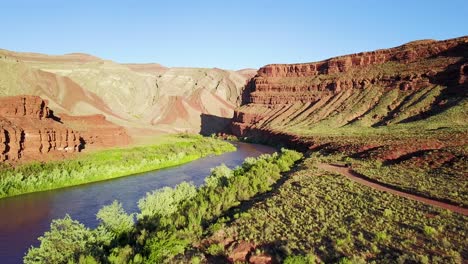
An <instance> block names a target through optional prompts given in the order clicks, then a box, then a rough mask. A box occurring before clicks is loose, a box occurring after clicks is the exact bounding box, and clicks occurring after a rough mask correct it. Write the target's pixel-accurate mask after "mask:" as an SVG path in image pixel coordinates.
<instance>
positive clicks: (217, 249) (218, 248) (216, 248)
mask: <svg viewBox="0 0 468 264" xmlns="http://www.w3.org/2000/svg"><path fill="white" fill-rule="evenodd" d="M206 253H208V254H210V255H212V256H221V255H223V254H224V246H223V245H221V244H211V245H210V246H209V247H208V248H207V249H206Z"/></svg>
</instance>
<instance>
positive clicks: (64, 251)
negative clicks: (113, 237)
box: [24, 215, 95, 264]
mask: <svg viewBox="0 0 468 264" xmlns="http://www.w3.org/2000/svg"><path fill="white" fill-rule="evenodd" d="M39 240H40V241H41V245H40V246H39V247H37V248H34V247H32V248H30V249H29V251H28V253H27V254H26V256H25V257H24V263H26V264H27V263H67V262H68V261H69V260H72V261H77V260H78V258H79V257H80V255H88V254H89V252H91V251H92V247H93V246H94V244H93V243H92V241H95V237H94V233H93V232H92V231H91V230H89V229H88V228H86V227H85V226H84V225H83V224H81V223H80V222H78V221H76V220H73V219H71V217H70V216H69V215H66V216H65V218H63V219H56V220H53V221H52V223H51V225H50V231H47V232H45V233H44V236H42V237H40V238H39Z"/></svg>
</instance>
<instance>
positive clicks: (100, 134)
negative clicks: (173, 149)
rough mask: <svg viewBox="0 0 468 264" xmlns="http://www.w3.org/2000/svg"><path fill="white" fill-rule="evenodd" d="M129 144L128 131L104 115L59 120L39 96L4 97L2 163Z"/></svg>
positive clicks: (0, 133)
mask: <svg viewBox="0 0 468 264" xmlns="http://www.w3.org/2000/svg"><path fill="white" fill-rule="evenodd" d="M129 142H130V138H129V137H128V135H127V133H126V132H125V130H124V129H123V128H122V127H120V126H117V125H114V124H112V123H110V122H108V121H107V120H105V118H104V116H102V115H101V116H84V117H72V116H67V115H63V116H62V117H58V116H56V115H54V113H53V111H52V110H50V109H49V107H48V102H47V101H46V100H43V99H41V98H40V97H38V96H12V97H2V98H0V161H8V162H12V161H17V160H20V159H21V160H41V159H44V158H51V157H53V156H56V155H65V154H70V153H74V152H80V151H82V150H83V149H86V148H99V147H110V146H118V145H126V144H128V143H129ZM45 154H47V155H45ZM49 154H50V155H49Z"/></svg>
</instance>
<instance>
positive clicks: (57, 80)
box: [0, 50, 254, 135]
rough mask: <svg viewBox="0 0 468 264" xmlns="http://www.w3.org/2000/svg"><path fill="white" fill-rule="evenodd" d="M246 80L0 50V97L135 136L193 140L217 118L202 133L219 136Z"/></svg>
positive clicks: (213, 72) (243, 75)
mask: <svg viewBox="0 0 468 264" xmlns="http://www.w3.org/2000/svg"><path fill="white" fill-rule="evenodd" d="M253 75H254V73H253V71H252V70H246V71H241V72H236V71H228V70H222V69H203V68H167V67H164V66H162V65H160V64H156V63H147V64H119V63H116V62H113V61H110V60H103V59H101V58H98V57H95V56H92V55H88V54H82V53H71V54H65V55H44V54H39V53H20V52H13V51H7V50H0V87H1V88H2V89H1V90H0V96H13V95H37V96H41V97H42V98H44V99H47V100H48V101H49V104H50V106H51V107H52V108H53V109H55V110H56V111H57V112H59V113H66V114H72V115H89V114H102V115H104V116H106V118H107V119H108V120H110V121H112V122H114V123H116V124H119V125H122V126H124V127H127V128H128V130H129V132H130V133H131V134H135V135H140V134H154V133H173V132H185V131H187V132H196V133H198V132H200V131H201V130H202V129H203V126H205V125H207V124H202V117H203V116H205V115H206V116H214V117H220V118H216V119H211V121H212V122H210V124H208V125H209V126H210V127H211V130H210V131H217V130H221V129H223V128H224V127H225V126H227V125H228V123H229V121H228V119H230V118H231V117H232V115H233V111H234V108H235V107H237V106H238V105H239V104H240V98H239V95H240V92H241V90H242V88H243V87H244V85H245V84H246V82H247V81H248V79H249V78H250V77H252V76H253ZM213 122H214V123H213Z"/></svg>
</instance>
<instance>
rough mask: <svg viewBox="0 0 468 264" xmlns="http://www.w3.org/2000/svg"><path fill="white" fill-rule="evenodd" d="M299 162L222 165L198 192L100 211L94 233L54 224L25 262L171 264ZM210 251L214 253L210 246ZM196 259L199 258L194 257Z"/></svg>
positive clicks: (171, 191)
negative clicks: (131, 211) (134, 210)
mask: <svg viewBox="0 0 468 264" xmlns="http://www.w3.org/2000/svg"><path fill="white" fill-rule="evenodd" d="M301 157H302V155H301V154H300V153H298V152H295V151H291V150H284V149H283V150H282V151H281V152H280V153H275V154H272V155H262V156H260V157H258V158H247V159H246V160H245V162H244V163H243V164H242V166H239V167H237V168H235V169H233V170H231V169H229V168H227V167H226V166H224V165H221V166H219V167H217V168H215V169H213V170H212V173H211V175H209V176H208V177H207V178H206V181H205V184H204V185H202V186H200V187H198V188H197V187H195V186H194V185H193V184H191V183H186V182H183V183H181V184H179V185H178V186H176V187H175V188H169V187H167V188H162V189H159V190H155V191H153V192H151V193H148V194H147V195H146V196H145V197H143V198H142V199H141V200H140V201H139V202H138V207H139V209H140V212H139V213H137V214H127V213H126V212H125V211H124V210H123V209H122V206H121V204H120V203H118V202H114V203H113V204H111V205H109V206H106V207H104V208H102V209H101V210H100V211H99V213H98V214H97V217H98V219H99V220H100V222H101V223H100V225H99V226H98V227H97V228H96V229H89V228H86V227H85V226H83V225H82V224H80V223H79V222H77V221H75V220H72V219H71V218H70V217H69V216H67V217H65V218H64V219H58V220H54V221H53V222H52V224H51V229H50V231H48V232H46V233H45V234H44V236H43V237H41V238H39V240H40V241H41V245H40V246H39V247H37V248H31V249H30V250H29V252H28V253H27V255H26V256H25V258H24V262H25V263H162V262H166V263H170V262H172V263H173V262H174V261H175V260H174V259H173V258H174V256H176V255H183V254H184V253H185V252H190V251H193V250H195V248H194V246H195V245H196V244H197V243H199V242H200V239H201V238H202V237H203V236H204V234H206V233H211V232H213V231H214V230H216V229H217V228H219V227H220V225H219V224H216V223H219V222H223V221H225V220H226V218H225V216H224V215H225V214H227V213H228V211H230V210H232V209H233V208H235V207H237V206H239V204H240V203H241V202H243V201H247V200H250V199H252V197H254V196H256V195H258V194H260V193H265V192H267V191H269V190H271V188H272V185H273V184H275V183H276V182H277V181H278V180H279V179H280V178H281V175H282V173H283V172H286V171H289V170H290V168H291V167H292V166H293V164H294V163H295V162H296V161H297V160H299V159H300V158H301ZM134 221H135V223H134V224H133V222H134ZM210 250H211V251H212V252H216V248H214V247H213V248H211V249H210ZM221 250H222V249H221ZM196 260H200V259H198V257H197V256H193V262H196ZM189 262H190V261H189Z"/></svg>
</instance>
